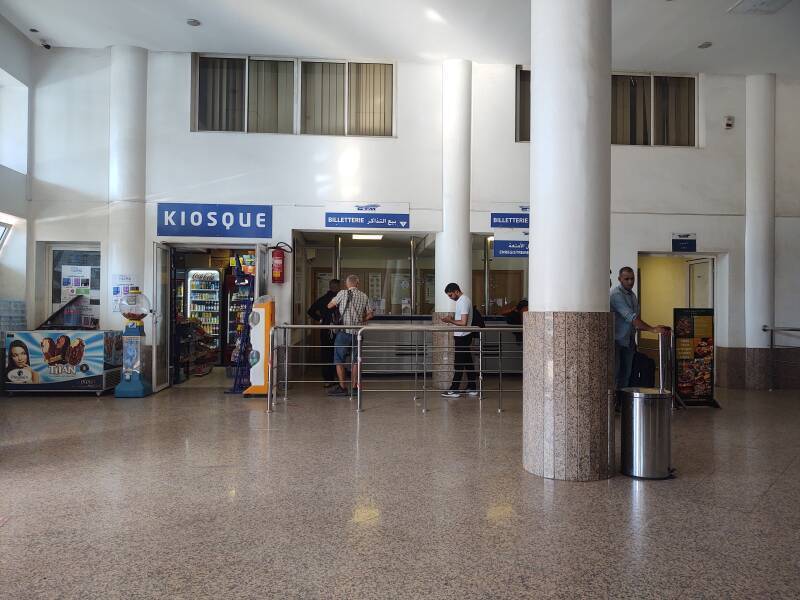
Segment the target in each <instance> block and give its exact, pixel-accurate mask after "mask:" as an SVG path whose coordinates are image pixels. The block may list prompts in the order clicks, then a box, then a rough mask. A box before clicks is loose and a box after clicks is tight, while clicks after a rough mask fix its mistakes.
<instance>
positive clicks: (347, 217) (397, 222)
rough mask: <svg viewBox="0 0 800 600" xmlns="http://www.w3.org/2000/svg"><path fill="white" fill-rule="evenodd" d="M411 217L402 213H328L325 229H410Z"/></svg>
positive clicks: (326, 214)
mask: <svg viewBox="0 0 800 600" xmlns="http://www.w3.org/2000/svg"><path fill="white" fill-rule="evenodd" d="M409 221H410V219H409V215H408V214H400V213H368V212H326V213H325V227H341V228H344V229H348V228H350V229H359V228H361V229H408V228H409Z"/></svg>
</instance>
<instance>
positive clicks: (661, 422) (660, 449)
mask: <svg viewBox="0 0 800 600" xmlns="http://www.w3.org/2000/svg"><path fill="white" fill-rule="evenodd" d="M620 403H621V405H622V406H621V408H622V415H621V417H622V418H621V421H622V422H621V425H622V461H621V462H622V464H621V469H620V470H621V471H622V473H623V474H624V475H628V476H630V477H639V478H642V479H666V478H668V477H670V476H671V475H672V469H671V468H670V453H671V446H672V439H671V438H672V392H670V391H669V390H659V389H658V388H625V389H623V390H622V391H620Z"/></svg>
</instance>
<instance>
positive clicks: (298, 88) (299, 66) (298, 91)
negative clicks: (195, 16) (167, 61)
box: [189, 52, 398, 139]
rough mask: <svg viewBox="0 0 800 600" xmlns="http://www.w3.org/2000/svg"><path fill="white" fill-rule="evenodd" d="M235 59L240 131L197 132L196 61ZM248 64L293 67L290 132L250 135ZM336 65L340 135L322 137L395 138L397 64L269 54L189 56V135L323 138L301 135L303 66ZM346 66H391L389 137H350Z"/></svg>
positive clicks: (348, 70)
mask: <svg viewBox="0 0 800 600" xmlns="http://www.w3.org/2000/svg"><path fill="white" fill-rule="evenodd" d="M201 57H202V58H238V59H243V60H244V61H245V65H244V69H245V76H244V131H215V130H208V129H200V128H199V119H200V115H199V114H198V104H199V95H200V69H199V67H200V58H201ZM251 60H272V61H278V62H292V63H293V64H294V92H293V99H292V110H293V114H292V132H291V133H277V132H260V131H256V132H251V131H250V123H249V110H248V109H249V101H250V61H251ZM304 62H315V63H338V64H343V65H344V66H345V68H344V111H345V112H344V135H325V136H324V137H352V138H370V139H375V138H383V139H395V138H397V78H398V75H397V61H395V60H386V59H375V58H349V59H340V58H314V57H303V56H276V55H271V54H227V53H220V52H193V53H192V59H191V65H190V68H191V82H190V89H189V94H190V98H189V103H190V113H189V114H190V116H189V119H190V122H189V131H191V132H192V133H221V134H237V135H241V134H251V133H256V134H259V135H312V136H313V135H324V134H318V133H303V131H302V115H301V108H302V106H301V105H302V98H303V91H302V90H303V88H302V86H303V63H304ZM350 63H356V64H382V65H391V66H392V132H391V134H390V135H352V134H350Z"/></svg>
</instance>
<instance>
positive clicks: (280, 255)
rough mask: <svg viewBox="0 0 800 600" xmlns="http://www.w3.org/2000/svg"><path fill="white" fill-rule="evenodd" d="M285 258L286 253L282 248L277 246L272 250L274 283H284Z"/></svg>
mask: <svg viewBox="0 0 800 600" xmlns="http://www.w3.org/2000/svg"><path fill="white" fill-rule="evenodd" d="M285 258H286V253H285V252H284V251H283V250H281V249H280V248H275V249H274V250H273V251H272V283H283V281H284V267H283V262H284V259H285Z"/></svg>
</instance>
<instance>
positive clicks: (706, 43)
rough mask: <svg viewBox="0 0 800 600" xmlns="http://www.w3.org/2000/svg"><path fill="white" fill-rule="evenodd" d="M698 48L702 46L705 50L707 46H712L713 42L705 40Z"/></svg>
mask: <svg viewBox="0 0 800 600" xmlns="http://www.w3.org/2000/svg"><path fill="white" fill-rule="evenodd" d="M698 48H701V49H703V50H705V49H706V48H711V42H703V43H702V44H700V45H699V46H698Z"/></svg>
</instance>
